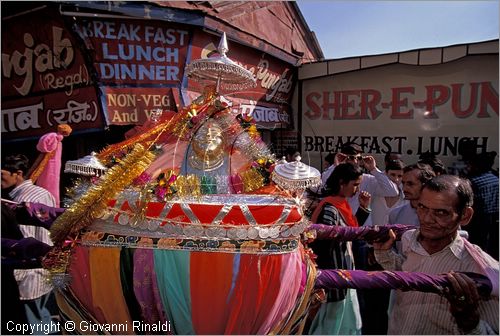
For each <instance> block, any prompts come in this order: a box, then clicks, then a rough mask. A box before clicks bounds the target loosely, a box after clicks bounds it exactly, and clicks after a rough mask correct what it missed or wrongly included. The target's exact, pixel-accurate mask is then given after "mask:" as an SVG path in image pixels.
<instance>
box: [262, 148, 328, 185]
mask: <svg viewBox="0 0 500 336" xmlns="http://www.w3.org/2000/svg"><path fill="white" fill-rule="evenodd" d="M300 160H301V157H300V156H297V157H296V159H295V161H293V162H286V161H285V163H281V164H277V165H276V167H275V168H274V170H273V173H272V175H271V179H272V180H273V181H274V182H275V183H276V184H277V185H278V186H280V187H281V188H283V189H286V190H293V191H297V190H304V189H307V188H311V187H317V186H319V185H320V183H321V173H320V172H319V170H317V169H316V168H314V167H311V166H308V165H306V164H305V163H303V162H301V161H300Z"/></svg>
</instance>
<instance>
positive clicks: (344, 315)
mask: <svg viewBox="0 0 500 336" xmlns="http://www.w3.org/2000/svg"><path fill="white" fill-rule="evenodd" d="M309 334H310V335H361V314H360V312H359V304H358V298H357V296H356V290H355V289H348V290H347V295H346V298H345V299H344V300H341V301H336V302H327V303H323V304H322V305H321V308H320V309H319V310H318V313H317V314H316V316H315V318H314V320H313V322H312V324H311V328H310V330H309Z"/></svg>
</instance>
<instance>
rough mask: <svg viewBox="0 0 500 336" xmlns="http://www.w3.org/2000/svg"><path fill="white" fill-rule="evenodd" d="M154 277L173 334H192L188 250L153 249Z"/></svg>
mask: <svg viewBox="0 0 500 336" xmlns="http://www.w3.org/2000/svg"><path fill="white" fill-rule="evenodd" d="M154 262H155V272H156V279H157V282H158V288H159V290H160V296H161V300H162V303H163V307H165V312H166V313H167V316H170V317H171V319H172V321H171V325H172V328H173V330H172V331H173V332H174V334H180V335H194V333H195V332H194V328H193V321H192V318H191V293H190V275H189V268H190V265H189V264H190V252H189V251H168V250H154Z"/></svg>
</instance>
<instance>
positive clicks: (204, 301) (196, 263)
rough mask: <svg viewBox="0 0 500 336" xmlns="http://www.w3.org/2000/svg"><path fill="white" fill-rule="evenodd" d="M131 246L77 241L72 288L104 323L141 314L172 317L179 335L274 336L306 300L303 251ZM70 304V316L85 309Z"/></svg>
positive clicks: (153, 320)
mask: <svg viewBox="0 0 500 336" xmlns="http://www.w3.org/2000/svg"><path fill="white" fill-rule="evenodd" d="M124 250H125V248H119V247H116V248H114V247H108V248H101V247H94V246H92V247H86V246H77V247H76V248H75V249H74V251H73V257H72V262H71V265H70V276H71V279H72V282H71V285H70V287H69V289H70V291H71V293H74V296H75V298H77V299H78V305H81V307H82V310H85V312H88V313H89V314H91V315H92V316H93V319H95V320H97V321H99V322H100V323H125V322H124V321H128V323H129V324H130V323H131V322H132V321H136V320H137V319H138V318H139V319H140V320H141V321H142V322H143V323H147V324H157V323H158V322H162V323H163V322H169V324H170V326H171V330H170V333H174V334H206V335H208V334H267V333H269V332H270V331H271V330H272V328H275V327H276V326H278V325H283V326H285V325H286V323H288V321H292V320H293V319H291V318H290V315H291V314H292V313H293V312H294V308H295V307H296V306H297V305H298V304H299V303H300V302H299V299H300V297H301V293H302V292H300V293H299V291H300V290H301V281H302V278H303V276H302V271H303V256H302V252H301V250H297V251H295V252H293V253H284V254H274V255H257V254H239V253H219V252H194V251H193V252H191V251H172V250H160V249H155V250H152V249H151V250H150V249H129V250H131V251H124ZM302 287H304V284H302ZM131 288H133V290H131ZM311 288H312V282H311ZM302 291H304V288H303V289H302ZM67 293H69V292H68V291H61V293H60V295H62V296H65V294H67ZM68 295H69V294H68ZM70 296H71V295H70ZM64 299H65V300H66V301H71V297H65V298H64ZM78 305H74V306H78ZM65 308H66V310H67V311H66V312H65V314H66V315H67V316H79V315H81V314H82V313H81V311H78V310H77V311H73V312H71V306H68V305H65ZM138 316H139V317H138ZM132 330H133V328H132V327H130V328H129V332H130V331H132ZM135 333H138V334H143V333H144V332H140V331H139V330H136V331H135ZM163 333H165V332H163ZM166 333H169V332H166Z"/></svg>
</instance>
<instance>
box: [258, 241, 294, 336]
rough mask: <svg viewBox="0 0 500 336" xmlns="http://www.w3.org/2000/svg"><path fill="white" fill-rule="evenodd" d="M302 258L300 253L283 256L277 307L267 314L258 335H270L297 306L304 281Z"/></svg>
mask: <svg viewBox="0 0 500 336" xmlns="http://www.w3.org/2000/svg"><path fill="white" fill-rule="evenodd" d="M302 264H303V263H302V257H301V254H300V251H299V250H297V251H296V252H294V253H288V254H284V255H283V260H282V264H281V281H280V282H281V284H282V285H281V287H280V289H279V293H278V297H277V298H276V301H275V305H274V306H273V308H272V309H271V310H270V311H269V312H268V313H267V318H266V319H265V320H264V322H262V324H261V326H260V328H259V330H258V331H257V335H264V334H268V333H269V331H270V330H271V329H272V328H273V326H275V325H277V324H278V323H279V322H280V321H281V320H283V319H284V318H285V317H286V316H287V314H289V313H290V311H291V310H292V308H293V307H294V305H295V302H296V300H297V297H298V292H299V289H300V285H301V280H302V275H300V274H301V273H302Z"/></svg>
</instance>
